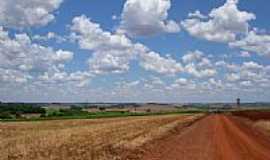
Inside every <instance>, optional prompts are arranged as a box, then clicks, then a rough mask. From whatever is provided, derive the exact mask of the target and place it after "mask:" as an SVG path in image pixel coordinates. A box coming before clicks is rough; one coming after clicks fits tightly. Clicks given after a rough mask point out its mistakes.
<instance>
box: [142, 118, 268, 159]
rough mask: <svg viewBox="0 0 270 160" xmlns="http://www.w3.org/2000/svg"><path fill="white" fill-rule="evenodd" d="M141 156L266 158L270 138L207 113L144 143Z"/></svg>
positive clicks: (154, 157) (159, 157)
mask: <svg viewBox="0 0 270 160" xmlns="http://www.w3.org/2000/svg"><path fill="white" fill-rule="evenodd" d="M140 159H142V160H270V139H269V137H267V136H266V135H264V134H262V133H261V132H259V131H258V130H256V129H255V128H253V127H251V126H249V125H248V124H247V123H244V122H243V121H242V120H240V119H238V118H235V117H232V116H225V115H210V116H208V117H206V118H203V119H202V120H200V121H198V122H196V123H195V124H193V125H192V126H190V127H188V128H187V129H184V130H183V131H181V132H179V133H175V134H173V135H171V136H168V137H167V138H166V139H161V140H158V141H155V142H153V143H152V144H149V145H148V146H146V150H145V152H144V153H143V155H142V156H141V157H140Z"/></svg>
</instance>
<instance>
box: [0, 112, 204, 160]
mask: <svg viewBox="0 0 270 160" xmlns="http://www.w3.org/2000/svg"><path fill="white" fill-rule="evenodd" d="M200 117H202V115H165V116H148V117H127V118H111V119H95V120H54V121H39V122H9V123H0V144H1V145H0V153H1V155H0V159H1V160H12V159H19V160H48V159H50V160H55V159H59V160H60V159H61V160H69V159H86V160H88V159H89V160H93V159H97V160H103V159H104V160H108V159H110V160H111V159H121V158H122V156H123V155H126V154H127V153H129V152H131V151H132V150H135V149H136V148H139V147H140V146H142V145H144V144H145V143H147V142H150V141H151V140H154V139H159V138H161V137H163V136H165V135H168V134H169V133H170V132H172V131H173V130H174V128H176V127H178V128H179V127H180V126H183V127H185V126H187V125H189V124H191V123H192V122H194V121H195V120H197V119H199V118H200Z"/></svg>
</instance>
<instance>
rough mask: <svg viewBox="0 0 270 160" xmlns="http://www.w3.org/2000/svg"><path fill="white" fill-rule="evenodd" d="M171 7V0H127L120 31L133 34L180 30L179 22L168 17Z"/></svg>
mask: <svg viewBox="0 0 270 160" xmlns="http://www.w3.org/2000/svg"><path fill="white" fill-rule="evenodd" d="M170 7H171V1H170V0H147V1H145V0H127V1H126V3H125V5H124V8H123V12H122V15H121V22H120V27H119V29H118V32H121V33H126V34H128V35H131V36H150V35H155V34H160V33H164V32H166V33H176V32H179V31H180V26H179V24H178V23H177V22H175V21H174V20H169V19H168V10H169V9H170Z"/></svg>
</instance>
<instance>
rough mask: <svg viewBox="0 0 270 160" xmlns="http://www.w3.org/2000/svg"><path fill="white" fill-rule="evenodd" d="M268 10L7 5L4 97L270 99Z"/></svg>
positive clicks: (96, 3)
mask: <svg viewBox="0 0 270 160" xmlns="http://www.w3.org/2000/svg"><path fill="white" fill-rule="evenodd" d="M15 3H16V4H17V5H16V7H15V6H14V5H12V4H15ZM267 3H269V4H267ZM269 5H270V2H266V1H262V0H257V1H256V2H255V1H252V0H211V1H210V0H204V1H202V2H201V1H200V3H199V2H198V0H182V1H173V0H148V1H145V0H118V1H102V0H91V2H90V1H82V0H81V1H74V0H48V1H46V2H44V1H42V0H20V1H19V0H11V1H10V0H3V1H1V2H0V91H1V93H0V100H2V101H27V102H39V101H45V102H51V101H61V102H84V101H89V102H233V101H235V99H236V98H237V97H240V98H241V99H243V101H246V102H257V101H269V98H270V91H269V89H270V83H269V82H270V76H269V75H270V63H269V58H270V32H269V31H270V25H269V22H268V21H267V17H266V15H269V14H270V11H269V9H268V7H267V6H269Z"/></svg>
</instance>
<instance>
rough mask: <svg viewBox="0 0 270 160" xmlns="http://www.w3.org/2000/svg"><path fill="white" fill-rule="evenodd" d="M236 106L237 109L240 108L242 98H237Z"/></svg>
mask: <svg viewBox="0 0 270 160" xmlns="http://www.w3.org/2000/svg"><path fill="white" fill-rule="evenodd" d="M236 104H237V107H240V104H241V100H240V98H237V99H236Z"/></svg>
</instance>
